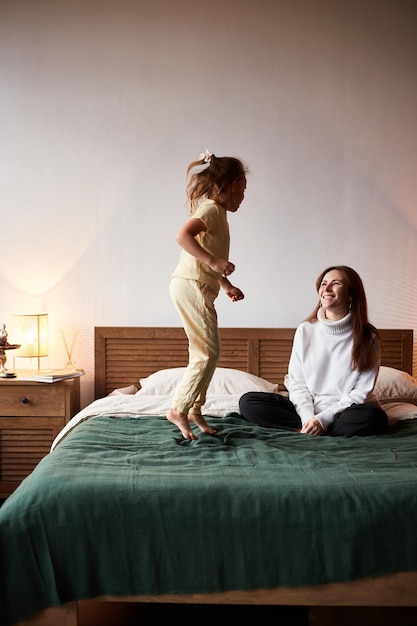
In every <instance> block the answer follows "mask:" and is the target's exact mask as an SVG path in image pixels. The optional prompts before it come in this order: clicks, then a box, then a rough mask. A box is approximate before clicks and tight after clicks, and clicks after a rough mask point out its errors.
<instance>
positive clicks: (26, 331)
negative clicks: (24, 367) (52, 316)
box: [13, 313, 48, 371]
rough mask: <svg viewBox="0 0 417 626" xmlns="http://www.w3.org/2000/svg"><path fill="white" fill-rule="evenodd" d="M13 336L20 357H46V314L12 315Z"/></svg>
mask: <svg viewBox="0 0 417 626" xmlns="http://www.w3.org/2000/svg"><path fill="white" fill-rule="evenodd" d="M13 336H14V338H15V339H16V341H18V343H19V344H20V345H21V348H20V350H19V354H18V355H17V356H18V357H19V358H20V357H27V358H37V359H38V371H39V370H40V357H41V356H48V314H47V313H37V314H36V315H13Z"/></svg>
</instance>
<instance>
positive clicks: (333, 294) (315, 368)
mask: <svg viewBox="0 0 417 626" xmlns="http://www.w3.org/2000/svg"><path fill="white" fill-rule="evenodd" d="M316 289H317V292H318V295H319V302H318V304H317V306H316V308H315V309H314V311H313V313H312V314H311V315H310V316H309V317H308V318H307V319H306V320H305V321H304V322H302V323H301V324H300V325H299V327H298V328H297V330H296V332H295V335H294V343H293V347H292V352H291V357H290V362H289V368H288V379H289V385H288V386H289V399H287V398H285V397H283V396H280V395H278V394H269V393H256V392H249V393H246V394H244V395H243V396H242V397H241V399H240V402H239V406H240V412H241V415H242V417H244V418H245V419H247V420H249V421H251V422H254V423H256V424H259V425H260V426H266V427H269V428H285V429H288V430H294V431H298V432H301V433H306V434H310V435H324V434H326V433H327V434H328V435H331V436H333V437H338V436H339V437H340V436H343V437H352V436H353V435H377V434H381V433H384V432H385V431H386V428H387V424H388V418H387V415H386V413H385V411H384V410H383V409H382V408H381V407H380V406H379V404H378V403H377V402H376V400H373V399H372V390H373V388H374V385H375V381H376V377H377V374H378V368H379V350H380V344H379V337H378V332H377V330H376V328H375V327H374V326H373V325H372V324H371V323H370V322H369V320H368V311H367V303H366V296H365V290H364V288H363V284H362V280H361V278H360V277H359V275H358V274H357V273H356V272H355V270H353V269H352V268H350V267H347V266H345V265H339V266H333V267H329V268H328V269H326V270H324V272H322V273H321V274H320V276H319V277H318V279H317V281H316Z"/></svg>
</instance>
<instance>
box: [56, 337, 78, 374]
mask: <svg viewBox="0 0 417 626" xmlns="http://www.w3.org/2000/svg"><path fill="white" fill-rule="evenodd" d="M60 332H61V338H62V343H63V344H64V348H65V352H66V353H67V362H66V364H65V369H69V370H75V369H76V367H75V363H74V362H73V360H72V355H73V352H74V348H75V344H76V343H77V339H78V335H79V333H80V329H79V328H72V329H71V330H70V331H65V330H64V329H63V328H60ZM67 335H68V337H67Z"/></svg>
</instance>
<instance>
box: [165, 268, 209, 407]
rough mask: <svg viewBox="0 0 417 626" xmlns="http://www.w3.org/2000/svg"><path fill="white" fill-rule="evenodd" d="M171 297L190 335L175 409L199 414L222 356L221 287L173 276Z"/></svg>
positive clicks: (175, 396) (174, 405) (173, 405)
mask: <svg viewBox="0 0 417 626" xmlns="http://www.w3.org/2000/svg"><path fill="white" fill-rule="evenodd" d="M170 295H171V299H172V301H173V303H174V305H175V307H176V309H177V311H178V313H179V315H180V317H181V320H182V323H183V326H184V330H185V333H186V335H187V337H188V353H189V361H188V366H187V368H186V370H185V373H184V376H183V378H182V380H181V382H180V384H179V386H178V388H177V389H176V392H175V395H174V400H173V404H172V408H173V409H176V410H177V411H180V412H181V413H184V414H185V415H187V414H188V413H192V414H200V413H201V407H202V406H203V404H204V403H205V401H206V393H207V388H208V386H209V383H210V381H211V379H212V377H213V374H214V370H215V369H216V365H217V362H218V360H219V356H220V337H219V329H218V325H217V313H216V309H215V308H214V301H215V299H216V298H217V295H218V290H217V291H216V290H214V289H213V288H212V287H210V286H208V285H206V284H205V283H201V282H199V281H197V280H188V279H186V278H176V277H173V278H172V279H171V283H170Z"/></svg>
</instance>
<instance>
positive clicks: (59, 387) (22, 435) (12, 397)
mask: <svg viewBox="0 0 417 626" xmlns="http://www.w3.org/2000/svg"><path fill="white" fill-rule="evenodd" d="M79 410H80V379H79V378H71V379H67V380H62V381H60V382H56V383H38V382H29V381H24V380H19V378H18V377H17V378H12V379H11V378H9V379H7V378H4V379H0V498H6V497H7V496H9V495H10V494H11V493H12V492H13V491H14V490H15V489H16V488H17V487H18V486H19V484H20V483H21V482H22V480H23V479H24V478H25V477H26V476H27V475H28V474H30V473H31V471H32V470H33V469H34V467H35V466H36V465H37V464H38V463H39V461H40V460H41V459H42V458H43V457H44V456H46V455H47V454H48V452H49V450H50V447H51V444H52V442H53V440H54V439H55V437H56V435H57V434H58V433H59V431H60V430H61V429H62V428H63V427H64V426H65V424H66V423H67V422H68V421H69V420H70V419H71V417H73V415H75V413H77V412H78V411H79Z"/></svg>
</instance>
